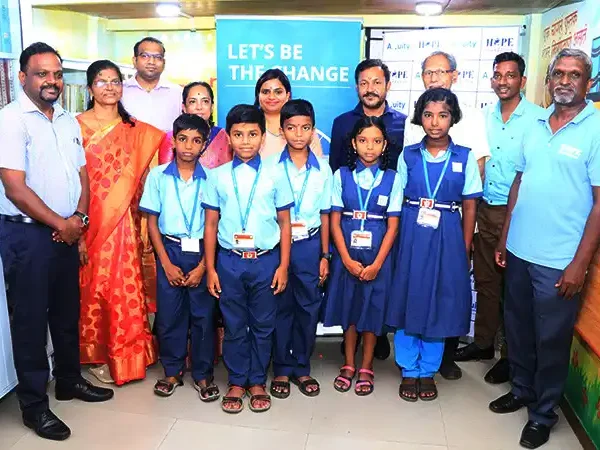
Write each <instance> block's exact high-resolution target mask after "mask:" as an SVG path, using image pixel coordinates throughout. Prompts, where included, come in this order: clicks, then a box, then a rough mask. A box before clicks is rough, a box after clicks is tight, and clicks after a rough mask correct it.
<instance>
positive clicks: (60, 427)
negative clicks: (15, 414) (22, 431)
mask: <svg viewBox="0 0 600 450" xmlns="http://www.w3.org/2000/svg"><path fill="white" fill-rule="evenodd" d="M23 423H24V424H25V426H26V427H27V428H31V429H32V430H33V431H35V432H36V434H37V435H38V436H39V437H42V438H44V439H51V440H53V441H64V440H65V439H67V438H68V437H69V436H71V430H70V429H69V427H68V426H67V425H66V424H65V423H64V422H63V421H62V420H60V419H59V418H58V417H56V416H55V415H54V413H53V412H52V411H50V410H49V409H47V410H46V411H43V412H39V413H36V414H29V413H23Z"/></svg>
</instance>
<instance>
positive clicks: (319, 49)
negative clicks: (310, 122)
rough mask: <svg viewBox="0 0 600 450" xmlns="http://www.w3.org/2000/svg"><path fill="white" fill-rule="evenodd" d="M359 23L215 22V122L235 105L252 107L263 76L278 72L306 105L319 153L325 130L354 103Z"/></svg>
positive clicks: (326, 140) (326, 134) (326, 148)
mask: <svg viewBox="0 0 600 450" xmlns="http://www.w3.org/2000/svg"><path fill="white" fill-rule="evenodd" d="M360 39H361V22H360V21H336V20H308V19H306V20H305V19H293V18H286V19H278V18H257V19H252V18H235V17H232V18H226V17H218V18H217V93H218V123H219V124H220V125H221V126H224V125H225V117H226V116H227V112H228V111H229V110H230V109H231V108H232V107H233V106H235V105H237V104H239V103H250V104H252V103H254V87H255V85H256V81H257V80H258V79H259V78H260V76H261V75H262V74H263V72H264V71H265V70H267V69H270V68H274V67H276V68H279V69H281V70H283V72H285V74H286V75H287V76H288V78H289V79H290V83H291V85H292V98H303V99H305V100H308V101H310V102H311V103H312V104H313V106H314V108H315V115H316V126H317V129H318V131H319V134H320V137H321V143H322V147H323V151H324V153H329V146H328V143H329V141H330V137H331V136H330V134H331V126H332V125H333V120H334V119H335V117H336V116H338V115H339V114H341V113H343V112H345V111H348V110H350V109H352V108H354V106H355V105H356V103H357V101H358V100H357V96H356V91H355V86H356V83H355V82H354V69H355V67H356V65H357V64H358V63H359V61H360Z"/></svg>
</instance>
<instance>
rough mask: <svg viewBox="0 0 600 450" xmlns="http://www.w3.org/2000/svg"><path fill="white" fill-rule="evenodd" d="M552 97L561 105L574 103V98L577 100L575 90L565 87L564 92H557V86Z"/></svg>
mask: <svg viewBox="0 0 600 450" xmlns="http://www.w3.org/2000/svg"><path fill="white" fill-rule="evenodd" d="M552 97H553V100H554V103H558V104H559V105H568V104H570V103H573V100H575V91H572V90H564V89H563V90H562V92H557V88H554V92H553V93H552Z"/></svg>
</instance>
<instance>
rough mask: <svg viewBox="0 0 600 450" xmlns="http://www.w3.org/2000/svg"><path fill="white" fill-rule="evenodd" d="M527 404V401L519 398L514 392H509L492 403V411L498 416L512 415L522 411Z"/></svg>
mask: <svg viewBox="0 0 600 450" xmlns="http://www.w3.org/2000/svg"><path fill="white" fill-rule="evenodd" d="M527 403H528V402H527V401H526V400H525V399H522V398H519V397H517V396H516V395H514V394H513V393H512V392H509V393H508V394H504V395H503V396H502V397H499V398H497V399H496V400H494V401H493V402H491V403H490V410H491V411H492V412H495V413H496V414H510V413H514V412H515V411H518V410H520V409H521V408H522V407H523V406H525V405H527Z"/></svg>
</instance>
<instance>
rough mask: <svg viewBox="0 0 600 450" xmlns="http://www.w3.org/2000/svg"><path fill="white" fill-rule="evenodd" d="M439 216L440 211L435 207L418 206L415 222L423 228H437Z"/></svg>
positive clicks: (440, 214) (440, 215)
mask: <svg viewBox="0 0 600 450" xmlns="http://www.w3.org/2000/svg"><path fill="white" fill-rule="evenodd" d="M441 217H442V212H441V211H438V210H437V209H430V208H419V215H418V216H417V224H418V225H420V226H422V227H425V228H433V229H434V230H437V227H438V226H439V225H440V219H441Z"/></svg>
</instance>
